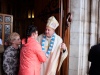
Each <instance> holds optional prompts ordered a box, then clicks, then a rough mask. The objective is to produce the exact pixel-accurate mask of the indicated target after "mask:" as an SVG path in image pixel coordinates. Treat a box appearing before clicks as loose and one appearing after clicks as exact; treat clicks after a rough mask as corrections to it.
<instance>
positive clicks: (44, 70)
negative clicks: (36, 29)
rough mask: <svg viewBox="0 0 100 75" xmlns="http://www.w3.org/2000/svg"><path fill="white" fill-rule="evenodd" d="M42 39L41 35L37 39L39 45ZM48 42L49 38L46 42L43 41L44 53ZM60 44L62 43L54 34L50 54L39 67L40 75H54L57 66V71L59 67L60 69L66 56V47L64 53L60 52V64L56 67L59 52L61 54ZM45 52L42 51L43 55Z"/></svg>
mask: <svg viewBox="0 0 100 75" xmlns="http://www.w3.org/2000/svg"><path fill="white" fill-rule="evenodd" d="M42 39H43V34H41V35H40V36H39V37H38V41H39V42H40V44H41V41H42ZM50 40H51V38H46V41H45V48H46V51H47V49H48V47H49V43H50ZM61 43H62V39H61V37H59V36H58V35H57V34H56V36H55V42H54V45H53V49H52V52H51V54H50V55H49V57H48V58H47V61H46V62H44V63H43V64H42V65H41V75H56V70H57V66H59V68H58V70H60V67H61V65H62V63H63V61H64V59H65V58H66V57H67V55H68V52H67V47H66V51H65V52H64V53H63V52H62V55H61V59H60V64H59V65H58V61H59V56H60V52H61V48H60V47H61ZM46 51H44V53H46Z"/></svg>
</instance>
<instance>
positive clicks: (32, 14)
mask: <svg viewBox="0 0 100 75" xmlns="http://www.w3.org/2000/svg"><path fill="white" fill-rule="evenodd" d="M28 18H34V11H33V10H28Z"/></svg>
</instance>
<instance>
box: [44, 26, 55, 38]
mask: <svg viewBox="0 0 100 75" xmlns="http://www.w3.org/2000/svg"><path fill="white" fill-rule="evenodd" d="M54 32H55V30H54V29H52V28H50V27H48V26H47V27H46V29H45V35H46V36H47V37H49V38H50V37H51V36H52V35H53V34H54Z"/></svg>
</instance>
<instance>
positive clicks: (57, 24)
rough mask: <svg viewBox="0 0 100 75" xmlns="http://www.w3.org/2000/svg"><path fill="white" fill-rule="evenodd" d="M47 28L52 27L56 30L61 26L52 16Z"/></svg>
mask: <svg viewBox="0 0 100 75" xmlns="http://www.w3.org/2000/svg"><path fill="white" fill-rule="evenodd" d="M46 26H48V27H51V28H53V29H54V30H55V29H56V28H57V27H58V26H59V23H58V21H57V20H56V18H55V17H54V16H51V17H50V18H49V19H48V21H47V25H46Z"/></svg>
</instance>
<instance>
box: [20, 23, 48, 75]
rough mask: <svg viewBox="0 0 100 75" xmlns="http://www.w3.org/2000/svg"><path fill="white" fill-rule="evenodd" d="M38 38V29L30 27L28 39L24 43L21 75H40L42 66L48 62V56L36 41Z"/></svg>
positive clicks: (27, 34)
mask: <svg viewBox="0 0 100 75" xmlns="http://www.w3.org/2000/svg"><path fill="white" fill-rule="evenodd" d="M37 36H38V31H37V28H36V27H35V26H33V25H30V26H29V27H28V29H27V32H26V38H25V39H24V40H23V41H22V43H23V46H22V49H21V53H20V70H19V75H40V66H41V63H42V62H44V61H46V56H45V54H44V53H43V52H42V48H41V46H40V44H39V43H38V42H37V40H36V39H37Z"/></svg>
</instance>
